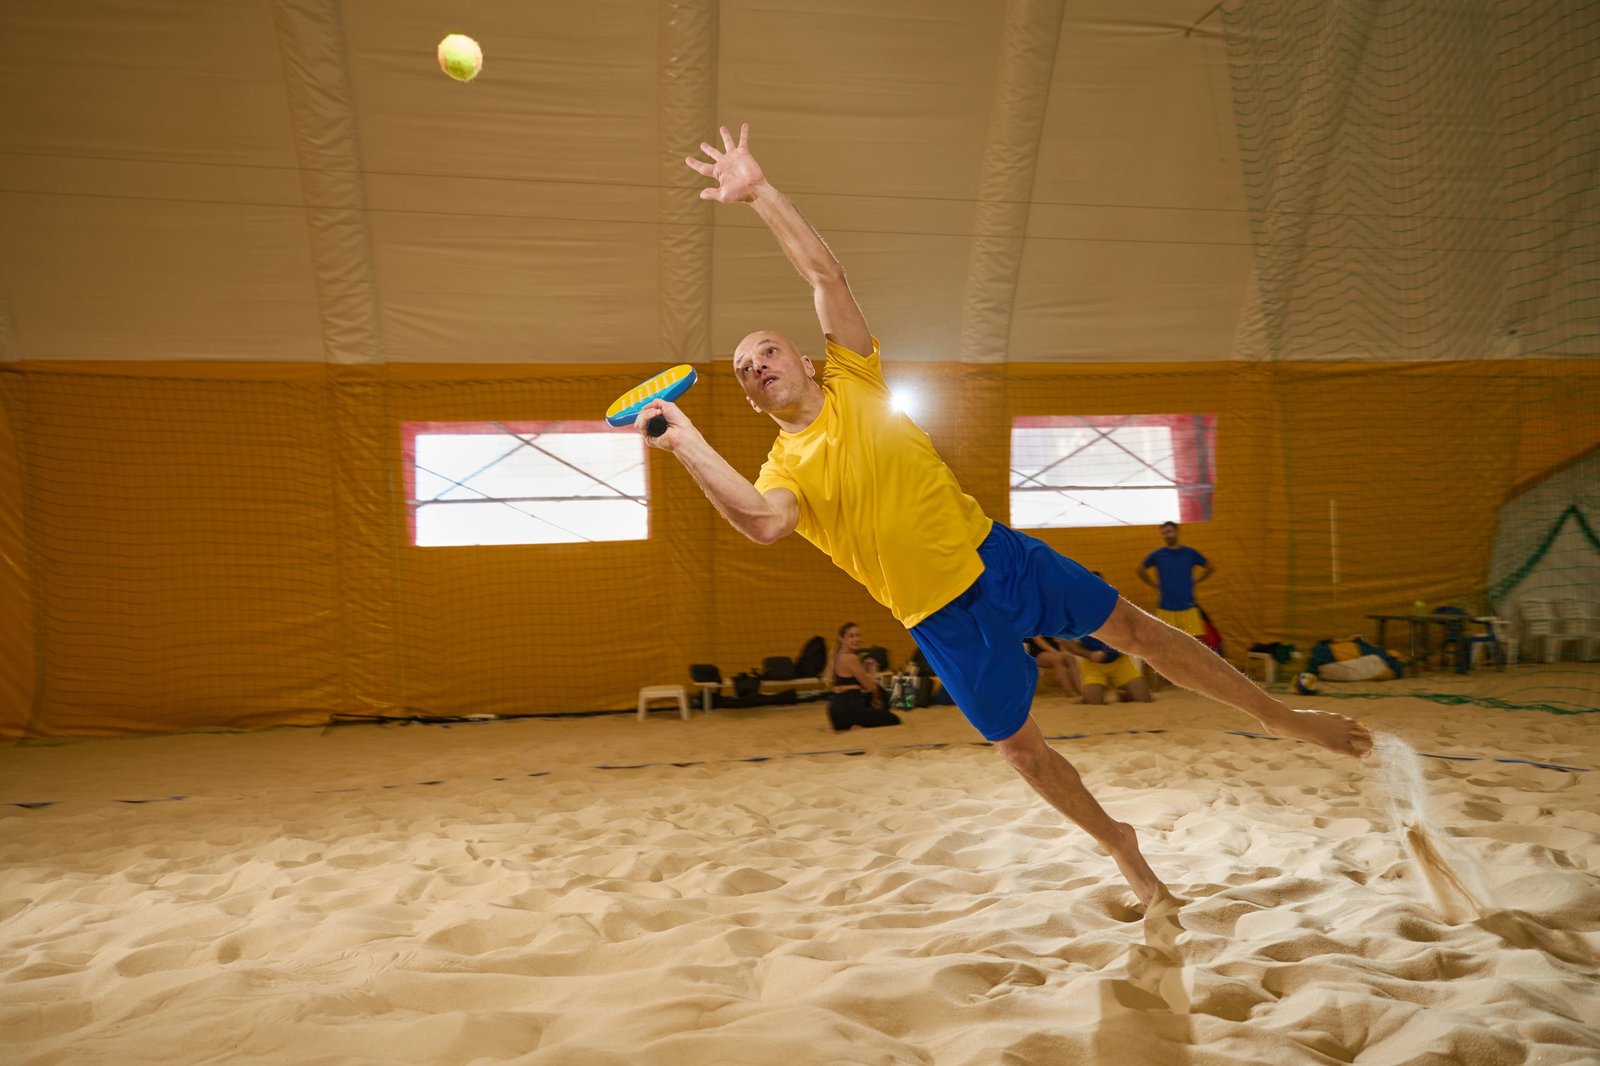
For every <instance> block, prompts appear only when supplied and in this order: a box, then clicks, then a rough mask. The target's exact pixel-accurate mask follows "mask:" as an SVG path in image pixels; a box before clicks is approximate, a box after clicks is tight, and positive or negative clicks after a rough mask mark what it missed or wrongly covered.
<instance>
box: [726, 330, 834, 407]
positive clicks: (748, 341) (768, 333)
mask: <svg viewBox="0 0 1600 1066" xmlns="http://www.w3.org/2000/svg"><path fill="white" fill-rule="evenodd" d="M733 373H734V376H735V377H736V378H738V379H739V386H740V388H742V389H744V394H745V395H746V396H747V397H749V399H750V406H752V407H754V408H755V409H756V410H757V411H760V412H762V413H763V414H770V415H772V416H773V417H774V418H776V419H778V420H779V422H783V421H785V420H786V419H787V418H789V417H798V414H797V412H804V411H809V410H810V409H811V408H812V407H813V406H814V405H815V406H820V404H821V389H820V388H819V387H818V385H817V383H816V380H815V378H814V376H813V375H815V373H816V368H815V367H813V366H812V365H811V360H810V359H807V358H806V357H805V355H804V354H803V353H802V352H801V351H800V349H799V348H797V347H795V345H794V342H793V341H791V340H789V338H787V337H785V336H784V335H783V334H781V333H778V332H776V331H775V330H770V329H758V330H756V331H755V332H754V333H751V334H749V335H748V336H746V337H745V338H744V340H742V341H740V342H739V346H738V347H736V348H735V349H734V350H733ZM813 394H815V395H813Z"/></svg>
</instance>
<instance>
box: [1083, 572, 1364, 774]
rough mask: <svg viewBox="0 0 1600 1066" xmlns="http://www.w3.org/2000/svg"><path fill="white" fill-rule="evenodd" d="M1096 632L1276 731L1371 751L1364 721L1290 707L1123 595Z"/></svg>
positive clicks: (1352, 751) (1353, 751)
mask: <svg viewBox="0 0 1600 1066" xmlns="http://www.w3.org/2000/svg"><path fill="white" fill-rule="evenodd" d="M1094 635H1095V636H1096V637H1098V638H1099V639H1100V640H1103V641H1105V642H1106V643H1107V644H1109V645H1111V646H1112V647H1113V648H1116V649H1117V650H1118V651H1120V652H1123V653H1125V654H1128V655H1137V656H1140V657H1141V658H1143V659H1145V660H1147V661H1148V662H1149V663H1150V664H1151V665H1152V666H1154V667H1155V668H1156V670H1157V672H1159V673H1160V674H1161V675H1162V676H1163V677H1165V678H1167V679H1168V680H1169V681H1172V682H1174V683H1176V684H1179V685H1182V686H1183V687H1184V688H1186V689H1189V690H1191V691H1193V692H1198V693H1200V695H1202V696H1209V697H1211V698H1212V699H1214V700H1217V701H1218V702H1220V703H1226V704H1228V705H1230V706H1233V707H1237V708H1238V709H1239V710H1241V711H1243V712H1244V713H1246V714H1248V715H1250V716H1251V717H1252V718H1254V719H1255V720H1256V721H1258V722H1260V723H1261V725H1262V727H1263V728H1264V729H1266V731H1267V732H1269V733H1271V734H1273V735H1274V736H1280V737H1291V738H1293V739H1295V740H1305V741H1309V742H1310V743H1312V744H1316V745H1318V746H1320V747H1324V748H1327V749H1328V750H1329V751H1333V752H1338V753H1339V754H1341V755H1355V756H1361V755H1365V754H1366V753H1367V752H1369V751H1371V750H1372V734H1371V733H1369V732H1367V727H1366V726H1364V725H1362V724H1361V723H1360V722H1356V721H1353V720H1352V719H1349V718H1346V717H1345V716H1344V715H1342V714H1334V713H1333V712H1332V711H1297V710H1293V709H1291V708H1290V707H1289V706H1288V705H1287V704H1285V703H1283V702H1281V701H1279V700H1276V699H1274V698H1273V697H1271V696H1269V695H1267V693H1265V692H1263V691H1262V690H1261V689H1259V688H1257V687H1256V686H1255V683H1254V682H1253V681H1251V680H1250V679H1249V678H1247V677H1245V676H1244V675H1243V674H1241V673H1240V672H1239V671H1237V670H1235V669H1234V668H1233V667H1231V666H1229V665H1228V663H1227V662H1226V661H1225V660H1224V659H1222V658H1221V657H1220V656H1218V655H1217V654H1216V653H1215V652H1213V651H1212V650H1211V649H1210V648H1208V647H1206V646H1205V645H1204V644H1201V643H1200V642H1199V641H1197V640H1195V639H1194V638H1193V637H1191V636H1189V635H1188V634H1187V633H1184V632H1182V631H1180V630H1177V629H1174V628H1173V627H1172V626H1169V625H1167V624H1166V623H1165V622H1162V621H1160V620H1158V619H1155V618H1152V617H1150V616H1149V615H1148V614H1145V613H1144V612H1143V611H1141V610H1139V608H1137V607H1135V606H1134V605H1133V604H1131V603H1129V602H1128V601H1127V600H1125V599H1122V598H1120V597H1119V598H1118V600H1117V605H1116V606H1115V607H1114V608H1112V610H1111V617H1110V618H1108V619H1106V623H1105V625H1103V626H1101V627H1100V628H1099V629H1098V630H1096V631H1095V634H1094Z"/></svg>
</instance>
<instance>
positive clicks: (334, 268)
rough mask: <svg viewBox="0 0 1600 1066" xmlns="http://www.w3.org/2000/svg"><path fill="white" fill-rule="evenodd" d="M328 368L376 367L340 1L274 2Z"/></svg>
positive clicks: (377, 347) (373, 297)
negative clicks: (337, 365)
mask: <svg viewBox="0 0 1600 1066" xmlns="http://www.w3.org/2000/svg"><path fill="white" fill-rule="evenodd" d="M272 14H273V18H274V20H275V21H276V23H277V26H278V43H279V48H280V50H281V52H282V54H283V80H284V88H285V90H286V92H287V94H288V97H289V113H290V117H291V118H292V119H293V122H294V139H295V149H296V154H297V156H298V158H299V160H300V179H301V182H302V184H303V186H304V188H305V197H306V205H307V206H306V228H307V230H308V231H309V235H310V238H311V269H312V271H313V273H314V274H315V276H316V286H317V303H318V306H319V308H320V311H321V316H322V335H323V346H324V350H325V351H326V353H327V358H328V361H329V362H332V363H369V362H376V361H379V360H381V359H382V356H383V340H382V338H381V337H380V336H379V334H378V322H377V315H378V308H377V293H376V291H375V289H374V286H373V282H372V252H371V242H370V239H369V236H368V233H367V216H366V194H365V191H364V189H363V188H362V184H361V149H360V139H359V134H358V132H357V129H356V116H355V107H354V102H353V101H352V100H351V98H350V86H349V80H348V78H347V77H346V72H345V63H344V55H345V40H344V31H343V27H342V26H341V25H340V21H339V4H338V0H273V4H272Z"/></svg>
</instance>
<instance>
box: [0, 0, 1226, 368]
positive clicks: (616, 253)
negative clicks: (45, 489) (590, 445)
mask: <svg viewBox="0 0 1600 1066" xmlns="http://www.w3.org/2000/svg"><path fill="white" fill-rule="evenodd" d="M1210 6H1211V5H1209V4H1207V3H1203V2H1201V0H1158V2H1154V3H1147V4H1141V5H1137V8H1136V10H1135V9H1130V8H1129V7H1128V5H1124V4H1120V3H1115V2H1112V0H1096V2H1092V3H1084V4H1064V3H1062V2H1061V0H1016V2H1014V3H1009V4H1001V3H994V2H992V0H938V2H931V3H922V2H918V3H910V2H893V3H890V2H875V3H868V4H864V5H816V4H789V5H753V4H746V3H733V2H722V3H718V2H715V0H593V2H588V3H584V4H576V5H545V4H536V5H529V4H523V3H510V2H493V3H484V4H478V5H474V6H473V7H472V8H470V9H459V8H457V9H441V8H440V7H439V6H438V5H437V4H433V3H423V2H422V0H394V2H389V3H384V4H381V5H377V4H350V3H338V2H336V0H270V2H263V0H219V2H218V3H214V4H206V5H195V4H191V3H187V2H179V0H149V2H147V3H143V4H140V5H138V6H137V7H129V6H127V5H125V4H120V3H116V2H113V0H84V2H82V3H75V4H71V5H62V4H57V3H53V2H50V0H16V2H14V3H9V4H6V5H5V6H4V9H3V11H0V57H3V59H4V62H3V63H0V101H3V102H0V109H3V110H0V119H3V121H0V228H3V232H4V233H5V238H6V239H5V240H4V241H3V242H0V284H3V285H4V287H5V289H6V291H7V292H8V293H9V296H10V300H11V304H12V311H13V319H14V321H13V343H12V348H13V351H12V354H11V357H12V358H15V359H29V360H60V359H73V360H76V359H103V360H150V359H180V360H182V359H224V360H273V361H278V360H319V361H328V362H334V363H347V362H358V363H359V362H366V361H372V360H387V361H391V362H419V363H436V362H446V363H448V362H478V363H483V362H507V363H510V362H528V363H541V362H563V361H572V360H577V361H584V362H630V361H636V360H639V359H640V358H654V357H656V356H657V355H660V356H661V357H663V358H668V359H692V360H698V359H704V358H708V357H711V356H714V355H717V354H718V353H726V352H727V351H728V350H730V349H731V347H732V345H733V344H734V343H735V342H736V341H737V340H738V338H739V337H740V336H742V335H743V334H744V333H745V332H748V331H749V330H751V329H753V328H763V327H770V328H777V329H782V330H784V331H785V332H789V333H793V334H795V335H796V336H797V337H802V338H804V337H810V336H811V335H812V334H813V333H814V332H815V324H814V322H813V321H812V320H811V318H810V309H809V305H808V301H807V300H806V299H805V294H804V291H803V288H802V287H801V286H800V284H799V282H798V281H797V279H796V278H795V276H794V274H793V271H792V269H791V268H790V267H789V265H788V264H787V263H786V262H785V261H784V260H783V258H782V256H781V255H779V254H778V253H777V251H776V249H775V248H774V247H773V246H772V243H771V240H770V238H769V237H768V236H767V235H766V233H765V232H764V231H763V230H761V229H760V228H759V224H758V223H757V221H756V220H755V218H754V217H753V216H752V215H751V214H750V213H749V212H747V211H743V210H741V209H738V208H729V207H722V206H720V205H710V204H706V203H703V202H701V201H699V200H698V199H697V198H696V195H695V190H698V188H700V187H701V185H702V184H703V181H702V179H700V178H699V177H698V175H695V174H693V173H692V172H690V171H689V170H688V169H687V168H684V167H682V165H681V158H682V156H683V155H685V154H687V153H689V152H691V151H693V150H694V148H695V146H696V145H697V144H698V143H699V141H700V140H701V139H703V138H707V137H710V136H712V135H713V134H714V131H715V127H716V124H717V123H718V122H722V121H726V122H729V123H731V124H737V123H738V122H740V121H746V120H748V121H750V122H751V123H752V127H753V131H752V133H753V137H754V144H755V145H756V146H757V148H758V149H759V151H760V158H761V159H762V161H763V162H764V164H765V165H766V166H767V167H768V169H769V171H770V173H771V175H772V177H773V179H774V181H775V182H776V183H778V184H779V186H780V187H781V188H782V189H784V191H786V192H788V193H789V194H790V195H791V196H792V197H793V198H794V199H795V200H796V202H797V203H799V204H800V205H801V207H802V208H803V210H805V211H806V213H807V214H808V216H809V217H810V218H811V219H812V221H813V222H814V223H815V224H816V225H817V227H818V228H819V230H820V231H821V232H822V233H823V234H824V235H825V236H826V237H827V238H828V240H829V241H830V242H831V244H832V245H833V247H834V248H835V249H836V250H837V251H838V253H839V255H840V257H841V259H842V260H843V261H844V263H845V265H846V267H847V268H848V269H849V271H850V277H851V281H852V284H853V285H854V287H855V288H856V290H857V292H858V294H859V296H860V298H861V300H862V303H863V305H864V306H865V307H866V309H867V312H868V315H869V317H870V320H871V322H872V325H873V327H874V329H875V330H877V332H879V333H880V334H881V335H883V336H885V337H892V338H894V340H895V345H896V348H897V349H898V350H899V351H900V352H901V353H902V358H906V359H912V360H935V361H937V360H950V359H964V360H981V361H993V360H1040V359H1044V360H1054V359H1080V360H1081V359H1092V360H1107V359H1109V360H1114V361H1115V360H1124V359H1135V360H1148V359H1226V358H1228V357H1230V355H1231V354H1232V353H1233V349H1234V343H1233V341H1234V328H1235V324H1236V322H1237V320H1238V315H1239V306H1240V303H1241V299H1242V296H1243V293H1244V290H1245V284H1246V279H1247V277H1248V275H1249V269H1250V250H1249V246H1248V245H1249V242H1248V238H1247V226H1246V223H1245V220H1244V214H1243V211H1242V208H1243V203H1242V194H1241V192H1240V190H1239V179H1238V164H1237V160H1236V159H1235V158H1234V154H1233V133H1232V128H1233V121H1232V115H1231V113H1230V109H1229V107H1228V104H1227V73H1226V52H1225V49H1224V46H1223V44H1222V41H1221V40H1220V38H1219V37H1217V36H1216V35H1215V34H1206V33H1193V34H1190V33H1187V32H1186V30H1187V28H1188V27H1189V26H1190V25H1191V24H1193V23H1194V22H1195V21H1196V20H1197V19H1199V18H1200V16H1202V15H1204V14H1205V12H1206V9H1207V8H1208V7H1210ZM447 32H464V33H470V34H472V35H474V36H476V37H477V38H478V39H479V40H480V41H481V42H482V44H483V47H484V51H485V56H486V59H485V66H484V71H483V73H482V74H481V75H480V76H479V78H478V79H477V80H475V81H474V82H472V83H470V84H465V85H463V84H458V83H455V82H452V81H450V80H449V79H447V78H446V77H445V76H444V75H443V74H442V73H441V72H440V71H439V70H438V68H437V65H436V64H435V62H434V58H433V49H434V45H435V43H436V42H437V41H438V39H439V38H440V37H441V36H443V35H444V34H445V33H447ZM1130 323H1137V328H1130Z"/></svg>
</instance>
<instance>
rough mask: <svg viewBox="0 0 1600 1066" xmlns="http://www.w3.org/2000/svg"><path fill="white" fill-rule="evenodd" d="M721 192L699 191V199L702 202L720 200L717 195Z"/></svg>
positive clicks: (715, 190)
mask: <svg viewBox="0 0 1600 1066" xmlns="http://www.w3.org/2000/svg"><path fill="white" fill-rule="evenodd" d="M721 191H722V190H721V189H701V190H700V199H702V200H717V199H721V197H719V196H718V195H717V194H718V193H720V192H721Z"/></svg>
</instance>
